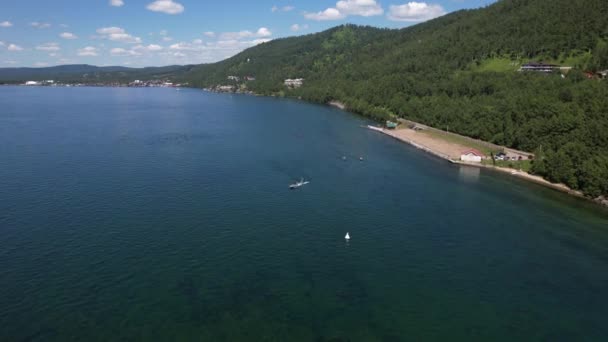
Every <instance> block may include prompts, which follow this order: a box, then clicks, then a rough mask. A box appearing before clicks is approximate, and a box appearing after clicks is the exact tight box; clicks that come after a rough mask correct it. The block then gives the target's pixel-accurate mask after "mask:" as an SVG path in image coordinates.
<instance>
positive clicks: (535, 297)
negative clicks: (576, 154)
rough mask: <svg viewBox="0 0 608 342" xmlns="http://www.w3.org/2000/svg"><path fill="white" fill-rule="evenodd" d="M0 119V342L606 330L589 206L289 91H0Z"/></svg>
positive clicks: (601, 252)
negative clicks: (295, 185)
mask: <svg viewBox="0 0 608 342" xmlns="http://www.w3.org/2000/svg"><path fill="white" fill-rule="evenodd" d="M0 108H1V110H0V340H1V341H110V340H111V341H135V340H146V341H185V340H192V341H194V340H198V341H240V340H243V341H260V340H264V341H401V340H412V341H421V340H437V341H456V340H462V341H473V340H479V341H489V340H493V341H499V340H503V341H523V340H531V341H602V340H604V341H605V340H607V339H608V325H607V324H606V319H607V317H608V214H607V213H606V211H605V210H603V209H601V208H598V207H596V206H594V205H593V204H590V203H587V202H585V201H582V200H578V199H574V198H570V197H568V196H566V195H563V194H560V193H557V192H555V191H552V190H548V189H544V188H541V187H539V186H537V185H533V184H528V183H525V182H523V181H519V180H516V179H512V178H511V177H509V176H507V175H501V174H494V173H492V172H488V171H484V170H477V169H471V168H460V167H457V166H453V165H449V164H448V163H445V162H444V161H442V160H438V159H436V158H434V157H432V156H429V155H427V154H424V153H422V152H420V151H417V150H415V149H413V148H412V147H410V146H407V145H404V144H401V143H399V142H397V141H395V140H393V139H390V138H387V137H385V136H382V135H380V134H378V133H376V132H372V131H369V130H366V129H364V128H362V127H361V126H362V125H365V124H367V122H366V121H365V120H364V119H362V118H360V117H357V116H354V115H352V114H349V113H345V112H342V111H339V110H336V109H332V108H329V107H324V106H318V105H312V104H307V103H303V102H298V101H293V100H281V99H272V98H258V97H251V96H231V95H219V94H210V93H204V92H201V91H198V90H188V89H186V90H182V91H176V90H175V89H124V88H26V87H0ZM342 156H346V157H347V158H346V160H343V159H342ZM360 156H363V157H364V161H362V162H361V161H359V160H358V158H359V157H360ZM300 177H305V178H306V179H309V180H310V181H311V183H310V184H308V185H306V186H304V187H303V188H301V189H299V190H297V191H290V190H289V189H288V184H289V183H291V182H293V181H296V180H298V179H299V178H300ZM347 231H348V232H350V235H351V237H352V239H351V241H350V242H348V243H347V242H346V241H345V240H344V235H345V233H346V232H347Z"/></svg>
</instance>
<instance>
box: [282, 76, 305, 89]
mask: <svg viewBox="0 0 608 342" xmlns="http://www.w3.org/2000/svg"><path fill="white" fill-rule="evenodd" d="M302 84H304V79H303V78H295V79H291V78H288V79H286V80H285V86H287V87H288V88H300V87H301V86H302Z"/></svg>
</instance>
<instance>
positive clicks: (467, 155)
mask: <svg viewBox="0 0 608 342" xmlns="http://www.w3.org/2000/svg"><path fill="white" fill-rule="evenodd" d="M485 157H486V156H485V155H484V154H483V153H481V152H479V151H477V150H476V149H470V150H467V151H464V152H462V154H461V155H460V160H462V161H463V162H468V163H481V160H482V159H484V158H485Z"/></svg>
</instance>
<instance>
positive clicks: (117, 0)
mask: <svg viewBox="0 0 608 342" xmlns="http://www.w3.org/2000/svg"><path fill="white" fill-rule="evenodd" d="M124 4H125V2H124V1H122V0H110V6H114V7H120V6H123V5H124Z"/></svg>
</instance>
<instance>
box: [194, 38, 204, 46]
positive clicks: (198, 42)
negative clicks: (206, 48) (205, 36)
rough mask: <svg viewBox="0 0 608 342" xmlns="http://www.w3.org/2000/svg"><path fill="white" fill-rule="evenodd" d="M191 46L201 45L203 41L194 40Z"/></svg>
mask: <svg viewBox="0 0 608 342" xmlns="http://www.w3.org/2000/svg"><path fill="white" fill-rule="evenodd" d="M192 44H196V45H200V44H203V40H202V39H195V40H193V41H192Z"/></svg>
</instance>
